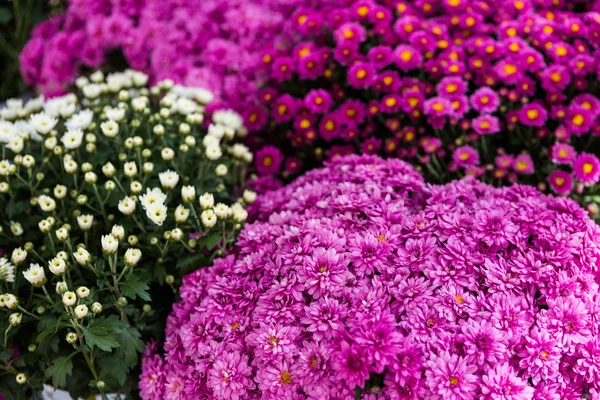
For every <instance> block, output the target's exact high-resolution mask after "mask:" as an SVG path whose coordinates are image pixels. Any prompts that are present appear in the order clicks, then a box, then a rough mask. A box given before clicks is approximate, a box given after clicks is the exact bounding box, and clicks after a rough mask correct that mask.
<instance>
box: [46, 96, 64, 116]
mask: <svg viewBox="0 0 600 400" xmlns="http://www.w3.org/2000/svg"><path fill="white" fill-rule="evenodd" d="M67 105H69V101H68V99H67V97H66V96H59V97H54V98H52V99H48V100H47V101H46V102H45V103H44V112H45V113H47V114H48V115H50V116H51V117H58V116H60V110H61V108H63V107H66V106H67Z"/></svg>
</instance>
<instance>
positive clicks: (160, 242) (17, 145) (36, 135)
mask: <svg viewBox="0 0 600 400" xmlns="http://www.w3.org/2000/svg"><path fill="white" fill-rule="evenodd" d="M147 81H148V76H147V75H145V74H143V73H141V72H136V71H130V70H128V71H125V72H123V73H115V74H110V75H108V76H106V77H104V75H103V74H102V73H100V72H97V73H94V74H92V75H91V76H90V77H89V78H87V77H82V78H79V79H78V80H77V85H78V87H79V90H80V93H77V94H76V93H71V94H68V95H65V96H62V97H56V98H53V99H51V100H47V101H45V100H44V99H43V98H37V99H33V100H30V101H28V102H27V103H25V104H23V102H22V101H20V100H14V99H13V100H9V101H8V103H7V108H5V109H3V110H1V111H0V113H1V114H2V116H3V118H5V119H2V120H1V121H0V148H1V155H2V157H1V158H0V244H1V246H2V248H3V253H4V255H3V256H2V258H0V331H2V332H4V335H3V336H2V340H3V344H4V346H3V352H2V357H1V361H0V369H2V370H3V371H5V372H7V373H9V374H14V375H15V376H16V380H15V379H11V382H12V384H13V385H14V387H7V386H5V385H4V383H5V380H3V384H2V392H5V393H9V392H10V393H15V396H16V395H17V394H18V396H24V395H25V394H26V393H27V391H26V390H25V389H24V388H23V385H29V386H31V387H32V388H34V390H39V388H40V387H41V386H42V384H43V383H44V382H46V381H47V380H49V379H52V382H53V384H54V386H55V387H66V386H68V388H69V391H70V392H71V393H72V394H74V395H77V396H82V397H87V395H88V394H90V391H92V392H94V391H99V392H100V393H104V392H105V391H114V392H119V393H128V392H129V391H130V390H131V389H132V386H133V384H132V382H133V380H132V379H128V376H127V374H128V372H129V371H130V370H131V368H133V367H135V365H136V363H137V360H138V352H139V351H141V350H143V342H142V340H141V338H142V337H148V336H152V335H154V334H159V333H160V331H161V325H162V324H163V323H164V320H165V318H166V313H167V312H168V311H169V309H170V301H171V300H169V299H172V298H173V294H174V293H175V292H176V287H177V286H178V284H179V282H180V278H181V276H183V275H184V274H186V273H189V272H191V271H193V270H194V269H195V268H198V267H200V266H203V265H207V264H209V263H210V260H212V258H213V257H214V256H216V255H219V254H222V253H223V252H224V251H225V250H226V249H227V247H228V246H230V244H231V243H232V242H233V241H234V240H235V237H236V236H237V234H238V233H239V230H240V229H241V226H242V224H243V223H244V222H245V220H246V218H247V216H248V212H247V211H246V209H245V207H246V205H248V204H249V203H251V202H253V201H254V198H255V194H254V193H253V192H245V193H243V192H242V191H241V186H242V181H243V179H244V176H245V174H246V173H245V170H246V167H247V164H248V163H249V162H251V160H252V154H251V153H250V152H249V150H248V149H247V148H246V147H245V146H244V145H242V144H239V143H236V142H235V139H236V137H237V136H239V135H243V134H244V133H245V130H244V128H243V126H242V120H241V117H240V116H239V115H238V114H236V113H234V112H232V111H227V110H225V111H218V112H215V113H213V114H212V122H210V121H208V119H207V120H206V121H205V117H204V110H205V107H206V105H207V103H208V102H210V100H211V98H212V95H211V94H210V93H209V92H207V91H205V90H203V89H198V88H193V87H182V86H178V85H174V84H173V82H172V81H168V80H165V81H162V82H160V83H159V84H158V85H157V86H154V87H151V88H148V86H147ZM157 299H159V300H160V301H158V302H156V300H157ZM12 349H15V350H17V351H18V353H17V354H20V356H18V355H13V354H12V351H13V350H12ZM74 367H75V368H74ZM17 385H20V387H17Z"/></svg>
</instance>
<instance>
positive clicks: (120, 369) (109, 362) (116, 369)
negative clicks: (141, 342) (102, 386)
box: [98, 355, 129, 387]
mask: <svg viewBox="0 0 600 400" xmlns="http://www.w3.org/2000/svg"><path fill="white" fill-rule="evenodd" d="M98 367H99V369H100V379H101V380H103V381H105V382H106V383H108V385H109V386H113V387H116V386H117V384H118V385H119V386H123V385H125V382H126V381H127V372H128V371H129V368H128V366H127V364H126V363H125V360H123V358H121V357H119V356H114V355H111V356H108V357H102V358H101V359H100V360H98Z"/></svg>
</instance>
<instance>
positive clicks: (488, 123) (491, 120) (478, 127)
mask: <svg viewBox="0 0 600 400" xmlns="http://www.w3.org/2000/svg"><path fill="white" fill-rule="evenodd" d="M472 125H473V130H474V131H475V132H477V133H478V134H480V135H491V134H494V133H498V132H500V121H499V120H498V118H496V117H494V116H492V115H480V116H479V117H477V118H475V119H473V124H472Z"/></svg>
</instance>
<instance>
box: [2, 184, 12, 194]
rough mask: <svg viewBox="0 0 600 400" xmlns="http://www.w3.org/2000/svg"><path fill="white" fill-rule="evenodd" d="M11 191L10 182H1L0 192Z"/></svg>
mask: <svg viewBox="0 0 600 400" xmlns="http://www.w3.org/2000/svg"><path fill="white" fill-rule="evenodd" d="M9 191H10V185H9V184H8V182H0V193H8V192H9Z"/></svg>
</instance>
